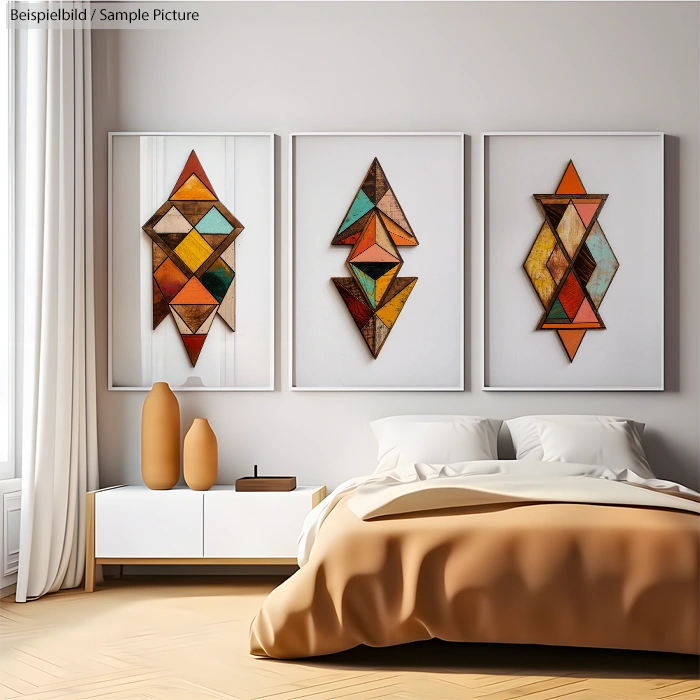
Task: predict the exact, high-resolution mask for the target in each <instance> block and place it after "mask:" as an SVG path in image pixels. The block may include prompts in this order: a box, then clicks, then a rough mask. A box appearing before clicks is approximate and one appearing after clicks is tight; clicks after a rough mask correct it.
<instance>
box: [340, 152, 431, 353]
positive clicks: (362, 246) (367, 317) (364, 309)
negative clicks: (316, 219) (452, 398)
mask: <svg viewBox="0 0 700 700" xmlns="http://www.w3.org/2000/svg"><path fill="white" fill-rule="evenodd" d="M331 245H352V250H351V251H350V254H349V255H348V257H347V260H346V262H347V265H348V267H349V268H350V272H351V273H352V275H353V276H352V277H333V278H331V279H332V281H333V284H334V285H335V287H336V289H337V290H338V293H339V294H340V296H341V298H342V300H343V301H344V302H345V306H346V307H347V309H348V311H349V312H350V315H351V316H352V319H353V321H354V322H355V325H356V326H357V328H358V329H359V331H360V334H361V336H362V338H363V339H364V341H365V343H366V344H367V347H368V348H369V351H370V353H371V354H372V357H373V358H374V359H377V357H378V356H379V353H380V351H381V350H382V348H383V347H384V345H385V343H386V341H387V338H388V337H389V334H390V333H391V329H392V328H393V326H394V324H395V323H396V320H397V318H398V317H399V314H400V313H401V310H402V309H403V307H404V305H405V304H406V301H407V299H408V297H409V296H410V294H411V292H412V291H413V289H414V287H415V284H416V281H417V279H418V278H417V277H398V273H399V270H400V269H401V267H402V265H403V259H402V257H401V255H400V254H399V251H398V248H397V246H400V245H406V246H416V245H418V240H417V239H416V237H415V234H414V233H413V229H411V226H410V225H409V223H408V220H407V219H406V216H405V214H404V212H403V209H402V208H401V205H400V204H399V202H398V199H397V198H396V195H395V194H394V192H393V190H392V189H391V185H390V184H389V181H388V179H387V177H386V174H385V173H384V170H383V169H382V166H381V164H380V163H379V160H378V159H377V158H375V159H374V160H373V161H372V163H371V164H370V166H369V169H368V170H367V173H366V174H365V177H364V179H363V181H362V183H361V185H360V188H359V189H358V191H357V194H356V195H355V197H354V199H353V201H352V204H351V205H350V208H349V209H348V211H347V213H346V214H345V218H344V219H343V222H342V223H341V225H340V227H339V228H338V230H337V231H336V234H335V236H334V237H333V240H332V241H331Z"/></svg>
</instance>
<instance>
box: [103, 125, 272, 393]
mask: <svg viewBox="0 0 700 700" xmlns="http://www.w3.org/2000/svg"><path fill="white" fill-rule="evenodd" d="M108 139H109V141H108V362H107V372H108V377H107V383H108V389H109V390H110V391H148V390H150V388H151V386H152V384H153V383H154V382H155V381H167V382H168V383H169V384H170V385H171V388H172V389H173V390H174V391H177V392H179V391H184V392H190V391H202V392H212V391H274V389H275V362H274V358H275V134H273V133H269V132H152V131H139V132H121V131H120V132H109V134H108ZM120 139H121V141H120ZM124 139H132V140H133V139H138V141H139V148H140V149H141V153H142V154H143V148H144V145H143V144H144V143H147V144H151V143H152V144H153V146H152V147H153V149H154V152H155V153H156V156H155V157H154V160H157V161H158V162H157V163H156V164H155V165H154V166H153V168H154V172H155V173H157V177H156V176H155V175H154V176H153V177H150V176H149V177H150V180H152V181H153V182H150V183H146V185H145V186H144V185H143V184H142V185H141V189H140V191H141V195H140V197H141V199H143V190H144V188H145V189H146V190H147V196H148V198H149V199H150V202H149V204H148V205H144V203H143V202H135V203H132V202H127V204H126V206H127V207H131V210H130V218H131V219H133V221H131V222H130V224H129V225H128V226H123V225H121V224H120V223H119V222H117V223H116V224H115V218H114V214H115V202H114V200H115V188H119V187H120V185H122V184H123V183H124V181H125V177H128V175H127V174H125V173H124V172H121V171H123V170H124V169H125V167H128V169H129V170H130V171H132V172H133V170H134V162H133V161H134V157H133V150H134V148H135V147H134V146H133V143H132V145H131V146H128V147H124V146H122V144H123V142H124ZM144 139H146V141H145V142H144ZM212 139H213V140H215V142H216V144H217V146H216V147H217V148H219V149H223V151H225V153H223V152H222V156H221V159H220V160H221V161H222V162H217V164H216V167H214V168H213V169H214V170H215V171H218V173H219V175H220V177H219V182H218V183H217V182H215V181H214V177H213V175H212V181H213V184H214V187H215V189H216V188H217V187H218V188H219V190H221V191H222V192H225V193H226V199H224V195H221V196H222V203H223V204H224V205H226V204H227V201H228V205H229V206H230V207H231V211H232V213H233V214H234V215H235V216H237V217H239V218H240V220H241V222H242V224H243V226H244V230H243V233H242V234H241V235H240V236H239V237H238V238H237V239H236V240H235V241H234V244H233V245H236V251H237V253H236V255H237V256H238V258H237V261H236V283H237V284H238V285H239V287H238V288H237V292H236V294H237V299H236V332H232V331H230V330H229V329H226V332H227V336H225V337H226V339H225V340H223V339H222V338H221V336H223V334H224V331H223V330H221V328H219V329H218V330H217V324H220V325H223V321H222V320H221V319H219V318H215V319H214V323H213V325H212V328H211V330H210V331H209V335H208V337H207V340H206V341H205V343H204V347H203V350H202V353H204V352H205V350H206V349H207V344H208V343H210V341H211V345H214V344H215V343H217V348H218V349H216V351H215V352H214V353H213V354H212V355H211V356H212V357H214V358H215V361H216V362H218V366H219V368H220V372H219V375H220V380H219V381H218V383H217V382H216V381H214V382H211V383H209V384H207V385H201V381H202V380H201V379H199V382H200V384H198V385H188V384H183V383H182V382H180V381H173V376H177V377H178V379H181V378H182V377H183V376H184V375H185V374H186V375H187V381H192V380H191V379H190V376H195V380H196V379H197V375H196V372H195V371H194V368H193V371H189V367H188V369H187V370H186V369H185V364H186V363H189V359H188V358H187V355H186V353H185V351H184V348H182V347H180V348H177V350H182V352H181V353H178V354H177V355H176V356H175V359H174V360H173V353H170V355H169V356H167V357H165V356H163V350H162V349H163V346H167V344H168V342H169V343H170V345H171V346H172V345H173V344H175V340H174V338H177V337H178V336H177V332H176V329H175V326H174V324H172V325H173V328H172V329H169V328H167V326H169V325H170V324H169V321H171V319H169V318H166V319H165V320H164V321H163V322H162V323H161V324H160V326H159V327H158V328H157V329H156V330H155V331H152V333H153V334H155V333H158V331H161V328H162V327H166V328H165V330H166V332H168V333H169V335H170V336H172V338H169V340H163V341H157V342H154V343H152V346H154V347H152V348H151V349H150V350H149V349H148V347H147V346H148V345H149V343H150V340H148V338H147V336H148V334H147V333H145V332H143V333H142V334H141V338H142V339H143V338H145V340H143V343H142V344H141V345H139V349H138V354H139V357H140V362H141V365H142V366H141V374H140V380H139V381H131V378H132V377H134V376H138V374H139V370H138V369H137V368H136V365H137V364H138V360H139V358H137V359H136V361H133V358H131V361H129V360H125V359H123V356H121V355H118V352H119V349H118V348H115V343H116V344H119V336H120V335H121V334H122V333H123V332H124V329H123V328H119V329H116V328H115V327H114V324H115V317H116V316H117V315H120V318H122V319H123V318H124V317H125V314H124V313H120V314H118V313H117V312H118V311H119V312H121V311H123V310H122V309H118V308H117V307H118V305H119V304H120V303H121V302H120V301H119V300H118V299H115V288H114V287H115V284H119V279H120V277H119V276H120V269H117V267H118V265H120V263H118V262H115V257H117V258H119V260H123V259H124V257H125V255H128V254H131V255H133V256H138V257H140V266H141V268H142V269H141V271H140V273H139V277H138V284H139V285H144V284H150V275H149V274H147V272H146V265H147V263H146V262H144V256H145V255H147V253H145V252H144V251H145V248H144V242H145V243H146V245H147V246H149V247H150V240H149V239H148V236H146V234H145V233H144V232H143V230H142V229H141V226H142V225H143V223H144V222H145V221H146V219H145V218H144V215H145V212H146V211H149V212H150V213H151V214H152V213H153V212H155V210H156V208H157V207H158V206H160V205H161V204H162V203H163V201H165V200H167V192H169V191H170V188H172V186H173V185H174V184H175V182H174V180H173V177H177V176H178V174H179V170H177V163H180V165H179V167H180V169H181V168H182V167H183V166H184V165H185V158H186V156H187V153H189V149H197V148H208V149H211V148H213V146H212V145H211V144H214V143H215V142H214V141H212ZM166 140H167V143H166ZM157 144H160V146H159V145H157ZM163 144H166V145H165V146H164V145H163ZM168 144H175V146H174V148H175V153H176V154H177V157H172V158H171V159H170V161H172V162H168V166H169V167H168V169H167V170H168V172H167V173H165V172H164V173H163V174H162V175H161V174H160V170H163V163H162V161H163V160H166V159H165V157H164V155H163V151H165V150H166V148H167V145H168ZM236 146H238V147H239V151H240V152H242V155H240V153H239V151H237V150H236ZM120 148H123V149H127V150H130V151H132V153H131V156H130V160H129V159H128V158H127V157H124V158H122V159H121V161H120V162H119V163H115V161H116V160H118V159H119V153H118V151H119V149H120ZM240 158H243V159H244V163H243V165H239V160H240ZM236 159H239V160H236ZM224 160H225V163H224ZM234 162H235V163H236V171H235V172H238V170H242V171H243V172H244V173H246V174H247V175H248V177H246V178H243V176H242V175H239V176H238V180H237V181H235V182H234V180H235V177H234V175H233V174H231V172H230V169H231V167H233V166H232V165H230V164H229V163H234ZM124 163H126V166H125V165H124ZM202 165H203V168H204V170H205V172H207V171H208V165H209V167H211V163H209V164H207V163H202ZM115 167H117V168H118V170H119V171H118V172H115ZM222 172H223V173H224V174H225V175H226V174H227V177H225V178H222V177H221V173H222ZM173 173H174V175H173ZM140 177H141V174H140V172H139V178H140ZM156 180H162V182H160V181H159V182H156ZM171 180H172V181H171ZM243 181H250V183H251V184H250V185H249V188H248V190H244V194H243V195H241V197H239V200H242V201H238V202H237V203H236V204H235V205H233V204H232V203H231V200H232V199H233V197H234V196H235V194H236V193H238V191H239V189H243V186H241V182H243ZM151 189H152V190H153V191H154V192H155V191H158V192H159V194H158V195H155V194H154V195H152V196H151V194H150V190H151ZM166 190H167V191H166ZM219 190H217V191H219ZM234 190H235V191H234ZM162 192H166V194H165V196H163V195H162ZM159 197H160V198H161V199H162V201H160V200H159ZM155 202H158V204H156V205H155V206H154V203H155ZM151 209H152V211H151ZM140 210H141V211H140ZM134 212H136V213H134ZM243 212H245V213H243ZM149 216H150V214H149ZM136 218H138V225H135V224H134V222H135V221H136ZM246 218H248V219H249V221H248V222H246ZM141 219H143V221H142V220H141ZM251 224H252V226H251ZM116 227H121V228H120V230H119V231H116V230H115V228H116ZM246 233H247V234H248V235H249V236H253V235H256V236H257V238H256V239H255V240H256V242H255V244H254V245H251V244H250V243H249V245H248V248H251V249H252V250H251V252H250V253H249V260H248V266H249V268H251V269H245V262H244V261H242V260H241V259H240V258H241V256H240V254H239V252H238V251H239V248H238V243H239V241H245V239H244V238H243V236H245V235H246ZM116 234H119V235H116ZM121 235H123V236H125V237H126V238H125V240H126V239H128V241H129V245H131V249H130V250H129V251H125V250H120V251H119V252H120V255H118V256H115V246H117V247H118V246H120V245H125V244H124V242H123V241H122V240H121V238H120V236H121ZM139 246H140V247H141V250H140V251H138V248H139ZM253 267H254V268H255V271H254V273H253V272H252V268H253ZM252 274H255V275H257V278H256V281H254V282H250V281H249V282H248V283H247V284H248V288H250V289H253V288H254V289H257V290H259V296H256V300H257V301H256V302H255V303H257V304H258V306H257V307H256V309H255V312H256V317H259V321H258V322H256V323H255V324H249V325H248V326H247V327H246V326H245V324H244V325H243V327H241V323H242V320H241V318H240V313H239V310H240V309H242V308H243V307H242V305H244V304H246V303H247V304H251V297H252V296H253V294H252V292H251V293H250V294H248V295H247V297H243V295H242V294H241V291H240V284H241V279H245V278H246V277H247V278H248V279H249V280H250V279H251V277H252ZM146 277H148V279H146ZM139 294H140V297H141V299H140V306H141V314H142V317H143V319H144V320H143V321H142V325H143V324H144V323H145V314H148V313H152V311H150V312H149V310H148V309H149V306H148V303H147V300H146V296H147V295H145V292H144V291H143V289H141V291H140V292H139ZM248 315H249V316H250V314H248ZM244 316H245V310H244ZM122 325H123V324H122ZM144 328H145V326H144ZM173 329H175V330H173ZM212 332H216V333H218V335H219V339H218V340H217V339H215V338H212V337H210V336H211V335H212V334H213V333H212ZM246 335H247V337H245V340H243V338H244V336H246ZM156 345H159V347H160V350H158V349H156V348H155V346H156ZM224 346H225V347H224ZM209 350H212V348H211V347H210V348H209ZM234 350H235V356H234ZM156 353H158V355H157V358H158V359H157V361H154V357H156ZM255 353H257V354H258V355H259V357H258V359H256V360H255V361H254V362H253V363H250V362H248V365H246V361H248V360H249V359H250V358H251V357H254V355H255ZM162 356H163V357H162ZM201 359H202V358H201V357H200V360H201ZM149 363H150V366H151V371H150V376H148V377H145V376H144V375H146V374H149V369H148V368H149ZM197 364H198V365H199V361H198V362H197ZM152 365H156V367H155V369H153V367H152ZM174 365H177V369H175V368H174Z"/></svg>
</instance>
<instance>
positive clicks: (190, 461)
mask: <svg viewBox="0 0 700 700" xmlns="http://www.w3.org/2000/svg"><path fill="white" fill-rule="evenodd" d="M218 465H219V449H218V446H217V444H216V435H215V434H214V431H213V430H212V429H211V426H210V425H209V421H208V420H207V419H206V418H195V419H194V422H193V423H192V427H191V428H190V429H189V430H188V432H187V435H185V445H184V452H183V466H184V470H185V481H186V482H187V485H188V486H189V487H190V488H191V489H192V490H193V491H208V490H209V489H210V488H211V487H212V486H213V485H214V483H215V482H216V473H217V469H218Z"/></svg>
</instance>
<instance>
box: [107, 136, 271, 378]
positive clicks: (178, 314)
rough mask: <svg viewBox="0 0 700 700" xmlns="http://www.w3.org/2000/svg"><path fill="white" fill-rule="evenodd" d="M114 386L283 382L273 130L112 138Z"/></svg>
mask: <svg viewBox="0 0 700 700" xmlns="http://www.w3.org/2000/svg"><path fill="white" fill-rule="evenodd" d="M109 155H110V164H111V165H110V168H111V170H110V187H109V197H110V205H109V211H110V219H109V272H110V277H109V309H110V315H109V355H108V373H109V388H110V389H119V390H142V389H150V388H151V386H152V385H153V384H154V383H155V382H167V383H168V384H169V385H170V387H171V388H172V389H174V390H179V391H272V390H274V261H275V250H274V248H275V246H274V222H275V208H274V207H275V194H274V135H273V134H264V133H260V134H258V133H245V134H239V133H232V132H225V133H157V132H150V133H141V132H118V133H111V134H110V135H109Z"/></svg>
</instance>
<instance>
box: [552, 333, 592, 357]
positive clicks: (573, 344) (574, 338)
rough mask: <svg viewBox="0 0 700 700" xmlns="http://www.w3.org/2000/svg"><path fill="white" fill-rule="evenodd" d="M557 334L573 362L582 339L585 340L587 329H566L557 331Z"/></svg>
mask: <svg viewBox="0 0 700 700" xmlns="http://www.w3.org/2000/svg"><path fill="white" fill-rule="evenodd" d="M557 335H558V336H559V338H560V340H561V342H562V345H563V346H564V349H565V350H566V354H567V355H568V356H569V360H570V361H571V362H573V361H574V357H576V353H577V352H578V349H579V346H580V345H581V341H582V340H583V336H584V335H586V331H585V330H568V329H567V330H565V331H557Z"/></svg>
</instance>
